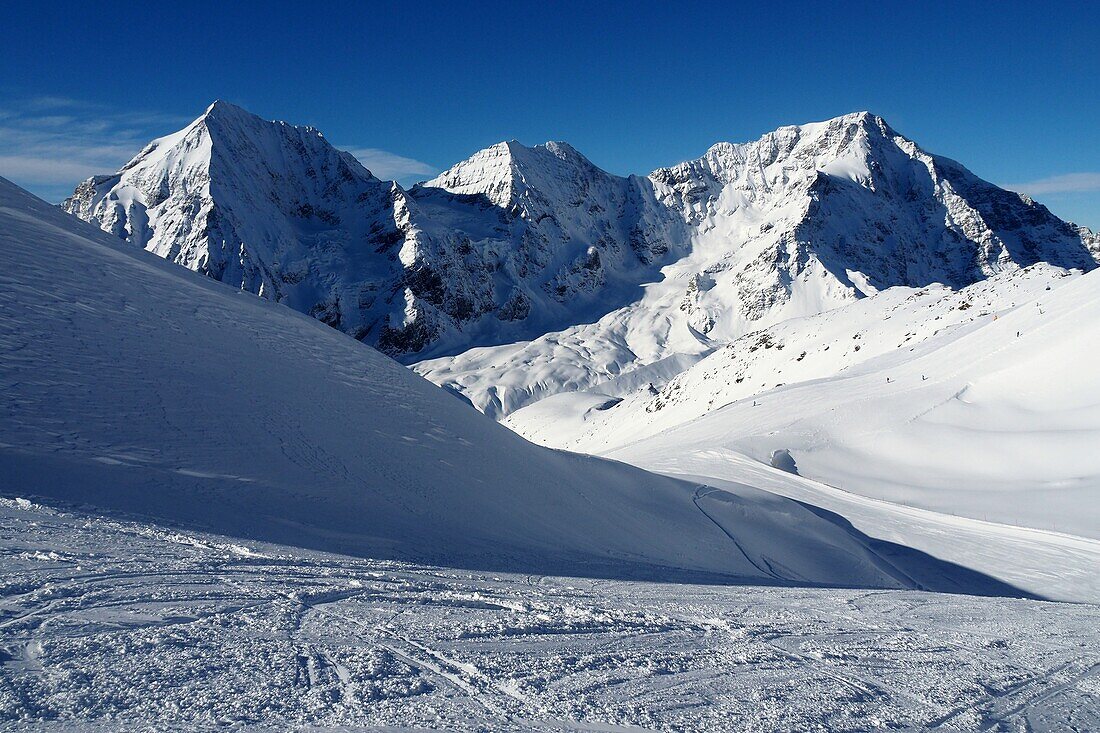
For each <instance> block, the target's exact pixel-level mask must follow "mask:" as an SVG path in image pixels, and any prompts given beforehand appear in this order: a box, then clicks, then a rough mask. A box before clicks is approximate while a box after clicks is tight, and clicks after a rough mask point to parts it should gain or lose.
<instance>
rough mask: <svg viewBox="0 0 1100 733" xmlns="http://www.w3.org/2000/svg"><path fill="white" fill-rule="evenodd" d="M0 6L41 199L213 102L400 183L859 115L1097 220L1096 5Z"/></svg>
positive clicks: (734, 137) (6, 104)
mask: <svg viewBox="0 0 1100 733" xmlns="http://www.w3.org/2000/svg"><path fill="white" fill-rule="evenodd" d="M325 5H326V6H325V8H323V9H319V8H314V7H311V4H309V3H303V2H294V3H283V2H268V3H263V4H260V3H255V4H252V3H243V2H241V3H235V2H226V1H225V0H221V1H220V2H215V3H206V2H187V3H179V2H172V3H167V2H164V3H161V2H156V1H155V0H147V1H146V2H143V3H127V2H121V1H119V2H113V3H110V4H104V3H95V2H87V1H86V0H85V1H83V2H79V3H77V2H73V3H49V2H42V3H15V2H11V3H4V4H3V6H2V7H0V71H2V73H0V175H3V176H5V177H8V178H11V179H13V180H15V181H16V182H17V183H20V184H22V185H25V186H27V187H29V188H31V189H32V190H33V191H35V192H36V193H39V194H40V195H43V196H45V197H47V198H50V199H53V200H57V199H58V198H60V197H61V196H63V195H64V194H65V192H67V191H68V190H71V188H72V186H73V184H75V183H76V182H77V181H78V180H79V179H81V178H83V177H86V176H87V175H90V174H92V173H95V172H110V171H112V170H114V169H116V168H117V167H118V166H119V165H121V164H122V163H123V162H125V161H126V160H127V159H128V158H129V157H131V156H132V155H133V154H134V153H136V152H137V151H138V150H139V149H140V148H141V147H142V146H143V145H144V143H145V142H147V141H148V140H149V139H150V138H152V137H156V136H159V135H162V134H166V133H167V132H170V131H172V130H175V129H177V128H179V127H182V126H183V125H184V124H186V123H187V122H188V121H189V120H190V119H192V118H194V117H196V116H198V115H199V114H200V113H201V112H202V110H203V109H204V108H205V107H206V105H207V104H209V103H210V102H211V101H212V100H214V99H216V98H221V99H227V100H230V101H232V102H235V103H237V104H240V105H242V106H244V107H246V108H248V109H250V110H251V111H253V112H255V113H257V114H259V115H261V116H263V117H267V118H272V119H274V118H278V119H284V120H287V121H290V122H294V123H297V124H312V125H314V126H316V127H318V128H319V129H321V130H322V131H323V132H324V133H325V135H326V137H328V138H329V140H330V141H332V142H333V143H335V144H337V145H338V146H340V147H343V148H346V149H350V150H353V151H355V152H356V153H357V154H358V155H360V156H361V157H362V158H363V159H364V162H365V163H366V164H367V165H368V167H371V168H372V170H375V171H376V172H377V173H378V174H380V175H383V176H386V177H397V178H399V179H400V180H404V181H409V180H415V179H418V178H423V177H427V176H429V175H430V174H431V173H432V172H434V171H436V170H440V169H443V168H445V167H447V166H449V165H450V164H452V163H454V162H456V161H458V160H460V159H462V158H464V157H466V156H468V155H469V154H470V153H472V152H473V151H475V150H477V149H479V148H481V147H484V146H486V145H489V144H492V143H494V142H498V141H500V140H505V139H511V138H515V139H518V140H520V141H522V142H525V143H528V144H534V143H538V142H543V141H545V140H548V139H556V140H567V141H569V142H571V143H572V144H573V145H574V146H575V147H577V148H578V149H579V150H581V151H582V152H584V153H585V154H586V155H587V156H588V157H589V158H591V159H592V160H593V161H594V162H595V163H596V164H598V165H600V166H602V167H604V168H606V169H608V170H610V171H612V172H615V173H645V172H648V171H649V170H651V169H653V168H655V167H658V166H661V165H667V164H670V163H674V162H677V161H680V160H685V159H688V158H693V157H697V156H699V155H700V154H702V152H703V151H704V150H705V149H706V148H707V147H708V146H709V145H711V144H712V143H714V142H716V141H719V140H729V141H735V142H736V141H742V140H751V139H754V138H756V137H758V136H759V135H760V134H762V133H764V132H767V131H768V130H771V129H774V128H776V127H778V126H780V125H784V124H795V123H799V122H808V121H812V120H819V119H825V118H828V117H833V116H836V115H839V114H843V113H846V112H851V111H856V110H861V109H869V110H871V111H873V112H875V113H877V114H880V115H882V116H883V117H885V118H886V119H887V120H888V121H889V122H890V123H891V125H893V127H895V128H896V129H898V130H899V131H900V132H902V133H903V134H906V135H908V136H909V137H911V138H913V139H915V140H916V141H917V142H918V143H920V144H921V145H922V146H923V147H924V148H926V149H928V150H930V151H932V152H935V153H940V154H943V155H947V156H950V157H953V158H956V159H958V160H960V161H962V162H963V163H964V164H966V165H967V166H968V167H970V168H971V169H972V170H973V171H974V172H976V173H977V174H978V175H980V176H982V177H984V178H986V179H989V180H991V181H993V182H995V183H998V184H1002V185H1007V186H1010V187H1013V188H1016V189H1017V190H1026V191H1028V192H1031V193H1033V195H1035V196H1036V197H1037V198H1039V199H1040V200H1041V201H1043V202H1044V203H1046V204H1047V205H1048V206H1050V208H1051V209H1052V210H1053V211H1054V212H1055V213H1057V214H1059V215H1061V216H1063V217H1065V218H1070V219H1073V220H1075V221H1078V222H1079V223H1082V224H1086V225H1089V226H1091V227H1093V228H1100V81H1098V80H1100V53H1098V52H1097V45H1096V42H1097V36H1098V30H1100V10H1098V9H1097V8H1096V6H1095V5H1094V4H1089V3H1054V4H1046V3H1036V2H1033V1H1031V2H1002V3H998V4H993V3H980V4H979V3H975V4H970V3H966V2H960V3H953V4H946V3H944V4H942V6H941V7H936V8H932V7H925V6H926V5H929V6H931V4H925V3H904V4H894V3H889V2H876V3H870V2H868V3H863V2H844V3H826V2H815V3H787V4H782V5H780V4H775V3H751V4H735V3H713V4H711V3H702V2H699V3H692V4H690V8H689V7H685V6H687V5H688V4H686V3H667V2H662V3H647V2H636V3H622V4H618V3H602V2H595V3H594V2H591V0H589V1H588V2H582V3H571V2H539V3H523V2H513V3H477V4H464V3H435V2H426V1H420V0H418V1H416V2H389V3H366V2H356V3H326V4H325Z"/></svg>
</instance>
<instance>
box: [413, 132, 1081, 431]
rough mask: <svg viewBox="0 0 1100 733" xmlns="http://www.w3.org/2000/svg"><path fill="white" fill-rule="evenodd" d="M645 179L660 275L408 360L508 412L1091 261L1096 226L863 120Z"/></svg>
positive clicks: (783, 135)
mask: <svg viewBox="0 0 1100 733" xmlns="http://www.w3.org/2000/svg"><path fill="white" fill-rule="evenodd" d="M475 157H476V156H475ZM464 170H465V169H464ZM471 175H472V174H470V173H469V171H466V173H465V174H464V176H465V177H464V178H463V180H464V181H466V180H467V179H468V178H469V177H470V176H471ZM486 177H487V178H491V176H488V175H487V174H486ZM447 180H449V179H445V180H442V181H439V182H438V183H439V184H440V185H446V184H447ZM649 182H650V185H652V187H653V198H654V203H655V205H656V206H658V207H659V208H662V209H663V210H664V211H666V212H671V214H672V215H673V217H674V218H676V219H677V220H678V221H679V226H676V227H666V228H665V229H662V230H661V232H662V234H663V235H664V236H666V237H669V239H667V240H666V242H667V243H666V246H665V249H666V250H667V252H666V254H665V255H664V256H663V259H661V260H660V261H659V264H660V265H661V267H660V271H659V273H641V274H649V275H650V279H646V280H641V281H639V282H640V286H641V287H640V291H639V292H636V293H635V294H634V297H633V299H631V300H630V301H629V302H625V303H621V302H616V301H614V300H608V299H604V300H602V301H601V302H603V303H605V304H606V305H608V306H612V307H610V308H608V309H607V310H605V311H603V312H596V313H594V312H591V310H585V309H580V308H578V309H577V312H576V313H575V314H574V321H573V323H572V324H571V325H569V326H568V327H566V328H562V329H551V332H549V333H541V334H539V335H538V336H536V337H535V338H529V339H523V340H522V341H520V340H516V341H513V342H510V343H506V344H505V345H502V346H499V347H497V348H496V349H495V350H494V349H469V350H467V351H465V352H464V353H458V354H453V355H446V356H444V357H442V358H433V359H423V358H421V357H418V359H419V361H418V363H416V364H414V365H413V367H414V369H416V370H417V372H419V373H420V374H422V375H424V376H425V377H427V378H428V379H430V380H431V381H433V382H435V383H436V384H439V385H441V386H444V387H446V388H447V389H450V390H452V391H455V392H457V393H459V394H461V395H462V396H463V397H465V398H466V399H467V400H469V401H470V403H471V404H473V405H474V406H475V407H476V408H478V409H479V410H481V411H483V412H485V413H486V414H488V415H490V416H492V417H494V418H497V419H505V418H507V417H508V416H509V415H510V414H512V413H513V412H515V411H517V410H520V409H522V408H524V407H526V406H528V405H532V404H535V403H537V402H538V401H539V400H542V399H544V398H547V397H551V396H553V395H556V394H559V393H565V392H574V391H583V390H594V391H597V392H601V393H603V394H611V395H613V396H622V395H620V394H618V393H617V392H612V391H608V389H607V388H604V386H603V385H604V384H605V383H607V382H610V381H612V380H617V379H621V375H623V374H625V373H628V372H631V371H634V370H638V369H640V368H642V367H646V366H649V365H652V364H654V363H655V362H658V361H662V360H668V359H670V358H671V359H681V360H684V361H685V362H690V361H692V360H697V359H698V357H700V356H701V355H703V356H705V355H706V354H707V353H709V352H710V351H711V350H713V349H714V348H715V347H716V346H721V345H723V344H726V343H729V342H731V341H735V340H736V339H739V338H742V337H743V336H745V335H746V334H748V333H752V332H754V331H759V330H763V329H767V328H769V327H771V326H774V325H776V324H779V323H782V322H784V321H788V320H791V319H796V318H801V317H805V316H813V315H817V314H820V313H824V312H827V311H830V310H832V309H834V308H839V307H843V306H847V305H849V304H851V303H853V302H856V301H858V300H859V299H861V298H863V297H865V296H867V295H873V294H875V293H877V292H879V291H883V290H887V289H889V288H891V287H912V288H923V287H937V286H946V287H949V288H951V289H952V290H959V289H962V288H964V287H966V286H969V285H972V284H975V283H980V282H982V281H985V280H986V279H989V278H996V277H997V276H999V275H1009V274H1011V273H1013V272H1016V271H1018V270H1019V269H1021V268H1024V267H1028V266H1034V265H1036V264H1038V263H1046V264H1049V265H1053V266H1055V267H1060V268H1063V269H1073V268H1076V269H1080V270H1089V269H1092V268H1094V267H1095V266H1096V259H1097V258H1098V257H1100V248H1097V241H1096V239H1095V237H1094V236H1093V235H1091V233H1087V232H1082V231H1078V230H1077V229H1075V228H1073V227H1071V226H1070V225H1068V224H1066V223H1065V222H1061V221H1060V220H1058V219H1056V218H1055V217H1053V216H1052V215H1051V214H1050V213H1049V212H1048V211H1046V209H1043V208H1042V207H1040V206H1038V205H1037V204H1034V203H1033V202H1030V201H1029V200H1025V199H1022V198H1021V197H1019V196H1018V195H1016V194H1012V193H1009V192H1006V191H1003V190H1001V189H999V188H997V187H995V186H993V185H992V184H989V183H986V182H985V181H982V180H981V179H978V178H977V177H975V176H974V175H973V174H971V173H970V172H969V171H967V170H966V169H964V168H962V166H960V165H959V164H957V163H955V162H954V161H950V160H947V159H944V158H940V157H938V156H934V155H931V154H928V153H926V152H925V151H923V150H921V149H920V148H919V147H917V146H916V145H915V144H914V143H913V142H912V141H909V140H907V139H905V138H904V137H902V136H901V135H899V134H898V133H896V132H895V131H894V130H892V129H891V128H890V127H889V126H888V125H887V124H886V123H885V122H884V121H883V120H882V119H881V118H878V117H875V116H873V115H869V114H867V113H860V114H855V115H846V116H844V117H839V118H836V119H833V120H829V121H826V122H822V123H815V124H811V125H805V126H801V127H784V128H780V129H779V130H777V131H775V132H774V133H768V134H767V135H765V136H763V137H762V138H761V139H760V140H757V141H755V142H752V143H745V144H738V145H733V144H730V143H719V144H717V145H715V146H713V147H712V148H711V149H710V150H708V151H707V153H706V154H705V155H704V156H703V157H702V158H699V159H698V160H694V161H688V162H685V163H681V164H680V165H677V166H674V167H672V168H667V169H661V170H658V171H654V172H653V173H652V174H650V176H649ZM465 185H472V184H469V183H467V184H465ZM463 190H466V189H465V188H464V189H463ZM530 195H533V194H530ZM551 200H553V199H552V198H551ZM551 210H554V211H556V209H551ZM422 356H432V354H425V355H422ZM671 376H673V375H670V374H668V373H667V372H666V373H665V374H664V375H662V376H656V375H655V379H654V380H653V382H654V386H655V387H656V388H657V389H660V388H662V387H664V386H665V384H666V382H667V381H668V379H669V378H670V377H671ZM773 384H774V382H773Z"/></svg>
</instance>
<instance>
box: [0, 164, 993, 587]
mask: <svg viewBox="0 0 1100 733" xmlns="http://www.w3.org/2000/svg"><path fill="white" fill-rule="evenodd" d="M0 348H2V350H3V355H4V356H3V359H2V360H0V384H3V385H4V389H3V391H2V395H3V397H2V399H3V412H4V414H5V419H4V420H3V422H2V423H0V477H2V478H0V487H2V491H3V492H4V493H5V494H7V495H9V496H11V495H16V496H28V495H30V496H35V495H39V496H44V497H48V498H49V499H51V500H63V501H70V502H75V503H78V504H79V503H85V504H90V505H93V506H97V507H103V508H107V509H113V510H121V511H126V512H133V513H139V514H146V515H152V516H155V517H161V518H164V519H167V520H170V521H173V522H177V523H180V524H183V525H186V526H198V527H206V528H209V529H212V530H215V531H219V532H222V533H225V534H230V535H234V536H238V537H249V538H258V539H266V540H278V541H281V542H284V543H290V544H295V545H299V546H306V547H313V548H323V549H328V550H336V551H342V552H348V553H355V554H365V555H370V556H373V557H376V558H395V557H396V558H412V559H417V560H425V561H435V562H438V563H445V564H449V565H460V566H466V567H486V568H493V569H512V570H521V571H530V572H546V571H549V570H557V571H558V572H569V573H570V574H597V573H598V574H613V575H635V576H636V575H650V576H659V577H667V578H676V579H686V578H690V577H699V576H700V574H704V575H705V574H710V575H711V576H714V575H718V576H724V577H725V578H731V577H734V576H736V577H737V578H742V579H746V578H747V579H753V580H757V581H767V582H785V581H796V582H811V583H834V584H836V583H838V584H851V585H864V586H881V587H913V586H917V585H919V586H925V587H931V588H942V589H949V590H950V589H956V590H958V589H965V590H971V591H980V592H1007V589H1006V588H1005V587H1004V586H1002V585H1000V584H997V583H995V582H992V581H990V580H988V579H985V578H983V577H982V576H979V575H976V574H973V573H970V572H968V571H965V570H963V569H961V568H958V567H955V566H951V565H949V564H946V563H942V562H940V561H937V560H934V559H933V558H930V557H928V556H925V555H922V554H920V553H912V552H909V551H907V550H905V549H904V548H900V547H895V546H892V545H889V544H887V543H880V542H877V541H874V540H871V539H870V538H867V537H866V536H863V535H860V534H859V533H854V532H852V531H850V530H849V528H847V527H846V526H845V525H844V524H843V522H838V521H834V520H831V519H828V518H823V517H821V516H819V515H818V514H816V513H815V512H814V511H812V510H811V509H810V508H807V507H805V506H803V505H801V504H798V503H795V502H791V501H789V500H786V499H782V498H779V497H775V496H772V495H769V494H766V493H764V492H760V491H756V490H754V489H751V488H748V487H742V488H740V489H738V490H737V491H735V492H725V491H718V490H714V489H711V488H707V487H700V486H698V485H696V484H685V483H681V482H677V481H673V480H670V479H666V478H663V477H658V476H654V475H651V474H647V473H645V472H643V471H640V470H638V469H635V468H632V467H629V466H625V465H622V464H618V463H614V462H609V461H605V460H600V459H595V458H589V457H584V456H578V455H572V454H567V453H560V452H556V451H551V450H547V449H543V448H539V447H536V446H533V445H531V444H530V443H527V442H526V441H524V440H523V439H521V438H519V437H518V436H516V435H515V434H514V433H512V432H511V431H509V430H507V429H505V428H503V427H501V426H499V425H496V424H494V423H493V422H492V421H491V420H489V419H487V418H485V417H484V416H481V415H478V414H477V413H475V412H474V411H472V410H470V409H469V408H467V407H465V406H463V405H462V404H461V403H460V402H458V401H457V400H455V399H453V398H451V397H449V396H447V395H446V394H444V393H443V392H441V391H440V390H438V389H437V388H435V387H434V386H432V385H430V384H429V383H427V382H426V381H424V380H422V379H420V378H419V377H417V376H415V375H414V374H412V373H411V372H409V371H408V370H406V369H404V368H403V367H401V366H400V365H398V364H396V363H395V362H393V361H391V360H390V359H388V358H386V357H384V356H382V355H381V354H379V353H377V352H376V351H374V350H371V349H368V348H365V347H363V346H362V345H361V344H358V343H356V342H355V341H353V340H351V339H348V338H346V337H344V336H343V335H341V334H339V333H337V332H335V331H333V330H331V329H328V328H326V327H324V326H322V325H320V324H318V323H317V322H316V321H314V320H312V319H309V318H307V317H304V316H301V315H299V314H296V313H294V312H292V311H290V310H289V309H286V308H282V307H280V306H275V305H273V304H270V303H266V302H264V301H262V300H260V299H257V298H254V297H252V296H250V295H248V294H245V293H240V292H235V291H233V290H232V289H230V288H227V287H225V286H223V285H221V284H218V283H214V282H212V281H210V280H208V279H205V278H201V277H196V276H195V275H193V274H191V273H188V272H185V271H183V270H181V269H179V268H175V267H174V266H172V265H170V264H167V263H164V262H162V261H160V260H158V259H157V258H155V257H153V256H151V255H147V254H144V253H141V252H139V251H134V250H131V249H128V248H127V246H126V245H124V244H121V243H117V240H115V239H112V238H111V237H108V236H106V235H103V234H101V233H99V232H98V231H97V230H95V229H94V228H92V227H89V226H87V225H85V224H83V223H81V222H79V221H77V220H75V219H73V218H72V217H70V216H68V215H67V214H65V213H63V212H61V211H59V210H57V209H56V208H54V207H51V206H49V205H47V204H45V203H44V202H42V201H40V200H38V199H35V198H34V197H32V196H30V195H29V194H27V193H26V192H23V191H21V190H19V189H18V188H16V187H14V186H13V185H12V184H10V183H8V182H7V181H2V180H0Z"/></svg>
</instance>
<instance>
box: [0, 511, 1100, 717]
mask: <svg viewBox="0 0 1100 733" xmlns="http://www.w3.org/2000/svg"><path fill="white" fill-rule="evenodd" d="M0 538H2V539H0V552H2V553H3V563H4V568H5V574H4V578H3V584H2V585H0V607H2V608H3V611H4V615H3V617H2V618H0V639H2V640H3V641H2V643H0V660H2V664H0V715H2V716H3V718H4V720H5V721H6V722H5V723H4V726H5V727H7V728H9V729H12V730H38V731H74V730H80V731H163V730H180V729H184V730H211V729H218V730H241V729H256V730H264V731H276V730H308V731H321V730H323V731H352V730H356V731H358V730H424V729H429V728H431V729H439V728H442V729H449V730H512V731H528V730H534V731H617V730H643V729H644V730H686V731H700V730H713V731H727V730H728V731H777V730H790V731H809V730H836V731H866V730H875V729H880V728H881V729H887V730H924V729H944V730H998V731H1008V730H1012V731H1016V730H1027V731H1067V730H1075V731H1090V730H1096V729H1097V727H1098V726H1100V659H1098V657H1097V649H1096V621H1097V614H1096V608H1095V607H1094V606H1087V605H1073V604H1062V603H1046V602H1037V601H1027V600H1011V599H1003V598H1002V599H991V598H976V597H973V596H960V595H942V594H935V593H921V592H914V591H867V590H824V589H805V588H803V589H798V588H785V589H777V588H766V587H730V586H725V587H723V586H704V585H694V586H693V585H664V584H659V583H639V582H622V581H608V580H598V579H576V578H554V577H543V576H539V575H530V574H523V575H516V574H484V573H470V572H463V571H456V570H452V569H445V568H435V567H425V566H414V565H406V564H399V563H392V562H381V561H375V560H366V559H354V558H350V557H347V556H339V555H330V554H323V553H314V552H308V551H303V550H299V549H294V548H288V547H285V546H274V545H266V544H260V543H251V542H249V543H241V542H240V541H239V540H232V539H227V538H224V537H218V536H212V535H206V534H200V533H196V532H193V531H183V530H176V529H170V528H164V527H158V526H152V525H149V524H147V523H142V522H132V521H126V520H123V519H117V518H114V519H112V518H105V517H102V516H99V515H94V514H88V513H85V512H57V511H55V510H52V509H48V508H45V507H41V506H37V505H34V504H32V503H30V502H26V501H23V502H18V501H14V500H3V502H2V503H0Z"/></svg>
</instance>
